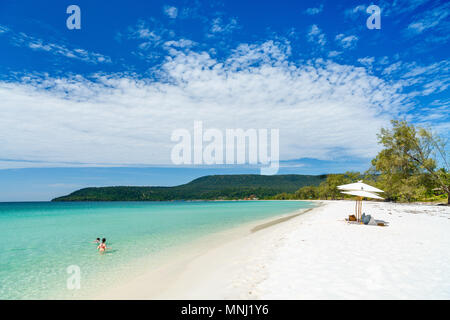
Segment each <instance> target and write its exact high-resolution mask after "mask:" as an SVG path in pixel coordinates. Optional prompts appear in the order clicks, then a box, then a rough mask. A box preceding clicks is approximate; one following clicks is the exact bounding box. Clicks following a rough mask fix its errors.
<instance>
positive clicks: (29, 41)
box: [0, 25, 111, 64]
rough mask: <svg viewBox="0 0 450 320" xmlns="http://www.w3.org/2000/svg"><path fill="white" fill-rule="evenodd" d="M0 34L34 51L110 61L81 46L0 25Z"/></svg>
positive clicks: (95, 60)
mask: <svg viewBox="0 0 450 320" xmlns="http://www.w3.org/2000/svg"><path fill="white" fill-rule="evenodd" d="M0 36H5V37H7V38H8V40H9V41H10V43H11V44H13V45H14V46H17V47H25V48H29V49H31V50H34V51H44V52H48V53H50V54H53V55H55V56H63V57H66V58H70V59H77V60H81V61H85V62H89V63H93V64H98V63H111V58H110V57H108V56H105V55H103V54H100V53H95V52H90V51H87V50H85V49H81V48H70V47H69V46H67V45H64V44H61V43H59V44H58V43H51V42H48V41H47V42H46V41H44V40H42V39H39V38H36V37H32V36H29V35H27V34H25V33H23V32H15V31H14V30H12V29H10V28H8V27H6V26H2V25H0Z"/></svg>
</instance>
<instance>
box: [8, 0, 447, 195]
mask: <svg viewBox="0 0 450 320" xmlns="http://www.w3.org/2000/svg"><path fill="white" fill-rule="evenodd" d="M74 4H75V5H77V6H78V7H79V8H80V13H81V15H80V16H81V19H80V21H81V23H80V27H81V28H80V29H69V28H68V27H67V23H66V21H67V19H68V18H69V16H71V14H72V12H71V11H70V13H69V14H68V13H67V8H68V7H69V6H70V5H74ZM372 4H375V5H377V6H378V7H379V8H380V9H381V13H380V19H381V25H380V29H369V28H368V27H367V24H366V21H367V19H368V18H369V17H370V13H367V11H366V10H367V8H368V7H369V6H370V5H372ZM449 14H450V3H449V2H448V1H433V0H394V1H374V2H364V1H335V0H333V1H280V0H278V1H261V0H260V1H253V0H250V1H211V0H209V1H134V0H129V1H126V2H124V1H114V0H109V1H84V0H71V1H65V0H59V1H46V0H41V1H25V0H24V1H8V0H0V201H24V200H29V201H37V200H43V201H45V200H49V199H51V198H53V197H55V196H60V195H64V194H66V193H68V192H71V191H74V190H76V189H79V188H82V187H86V186H104V185H176V184H180V183H186V182H188V181H189V180H191V179H193V178H196V177H198V176H202V175H206V174H231V173H258V170H257V168H255V167H252V166H247V165H231V166H225V167H223V166H207V165H202V166H176V165H174V163H173V161H172V159H171V150H172V148H173V147H174V144H175V142H174V141H172V140H171V135H172V133H173V132H174V130H178V129H186V130H188V131H190V132H192V131H193V127H194V122H195V121H202V123H203V126H204V127H205V128H215V129H218V130H221V131H222V132H225V130H226V129H233V128H234V129H235V128H242V129H244V130H247V129H268V130H270V129H278V130H279V152H280V170H279V172H278V173H279V174H283V173H298V174H322V173H331V172H345V171H349V170H357V171H364V170H367V169H368V168H369V166H370V159H372V158H373V157H374V156H375V155H376V154H377V152H378V151H379V150H380V146H379V145H378V144H377V133H378V132H379V130H380V128H382V127H388V126H389V122H390V120H391V119H402V120H408V121H410V122H412V123H414V124H416V125H419V126H423V127H427V128H432V130H434V131H435V132H437V133H439V134H440V135H442V136H443V137H446V138H447V137H449V136H450V134H449V132H450V130H449V128H450V116H449V114H450V112H449V109H450V94H449V88H448V87H449V83H450V73H449V67H450V62H449V59H448V57H449V53H450V50H449V38H450V17H449Z"/></svg>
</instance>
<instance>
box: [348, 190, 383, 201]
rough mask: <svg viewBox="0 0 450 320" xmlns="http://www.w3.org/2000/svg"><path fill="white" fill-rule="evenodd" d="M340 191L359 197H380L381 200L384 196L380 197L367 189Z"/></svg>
mask: <svg viewBox="0 0 450 320" xmlns="http://www.w3.org/2000/svg"><path fill="white" fill-rule="evenodd" d="M341 193H345V194H350V195H352V196H358V197H361V198H373V199H381V200H383V199H384V198H382V197H380V196H379V195H377V194H375V193H371V192H368V191H342V192H341Z"/></svg>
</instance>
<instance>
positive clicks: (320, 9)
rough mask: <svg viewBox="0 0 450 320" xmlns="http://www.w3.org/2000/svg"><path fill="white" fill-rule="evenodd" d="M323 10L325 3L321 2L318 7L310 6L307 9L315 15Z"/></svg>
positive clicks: (309, 13) (311, 14)
mask: <svg viewBox="0 0 450 320" xmlns="http://www.w3.org/2000/svg"><path fill="white" fill-rule="evenodd" d="M322 11H323V4H321V5H320V6H319V7H317V8H308V9H306V10H305V13H306V14H308V15H310V16H313V15H316V14H319V13H321V12H322Z"/></svg>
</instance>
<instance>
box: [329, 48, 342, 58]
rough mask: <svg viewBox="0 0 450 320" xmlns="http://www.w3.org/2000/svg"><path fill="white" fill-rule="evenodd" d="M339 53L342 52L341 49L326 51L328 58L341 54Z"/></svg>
mask: <svg viewBox="0 0 450 320" xmlns="http://www.w3.org/2000/svg"><path fill="white" fill-rule="evenodd" d="M341 54H342V52H341V51H335V50H333V51H330V52H328V57H329V58H334V57H337V56H339V55H341Z"/></svg>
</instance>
